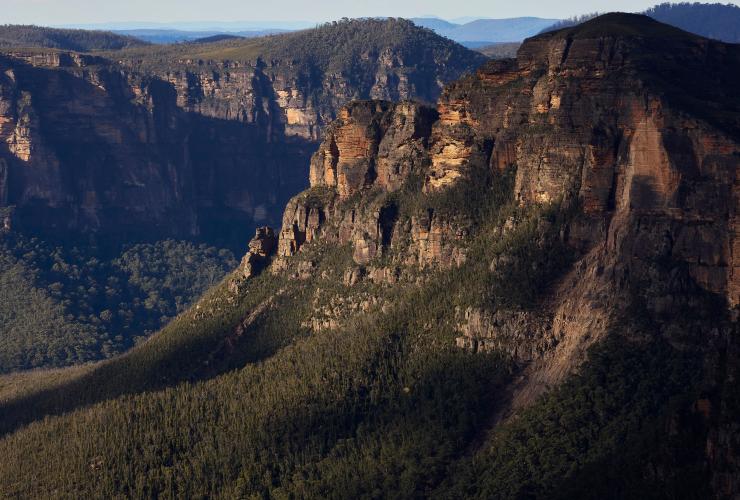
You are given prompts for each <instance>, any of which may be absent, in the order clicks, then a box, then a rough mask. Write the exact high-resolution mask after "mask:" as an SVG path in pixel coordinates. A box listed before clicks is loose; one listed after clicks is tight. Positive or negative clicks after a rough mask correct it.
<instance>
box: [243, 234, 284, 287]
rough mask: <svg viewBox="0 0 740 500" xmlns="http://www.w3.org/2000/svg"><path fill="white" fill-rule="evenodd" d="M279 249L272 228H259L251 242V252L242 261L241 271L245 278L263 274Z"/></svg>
mask: <svg viewBox="0 0 740 500" xmlns="http://www.w3.org/2000/svg"><path fill="white" fill-rule="evenodd" d="M276 249H277V236H276V235H275V231H273V229H272V228H271V227H260V228H257V232H256V234H255V235H254V238H252V240H251V241H250V242H249V251H248V252H247V254H246V255H245V256H244V258H243V259H242V262H241V265H240V267H239V268H240V270H241V274H242V276H243V277H244V278H251V277H252V276H254V275H256V274H258V273H259V272H261V271H262V270H263V269H264V268H265V267H266V266H267V264H268V263H269V259H270V257H271V256H272V255H273V254H274V253H275V250H276Z"/></svg>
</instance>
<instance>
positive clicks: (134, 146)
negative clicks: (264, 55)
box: [0, 53, 308, 244]
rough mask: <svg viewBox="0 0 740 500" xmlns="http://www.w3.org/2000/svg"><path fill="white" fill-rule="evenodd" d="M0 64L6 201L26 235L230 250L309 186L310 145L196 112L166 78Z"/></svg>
mask: <svg viewBox="0 0 740 500" xmlns="http://www.w3.org/2000/svg"><path fill="white" fill-rule="evenodd" d="M0 65H1V66H2V79H1V81H0V88H1V89H2V90H0V96H1V97H0V115H1V117H0V145H1V146H2V149H0V156H1V157H2V159H3V164H4V165H5V168H4V172H5V174H4V177H3V179H4V183H3V186H4V199H3V204H4V205H10V206H14V207H15V210H14V213H15V219H16V221H17V225H18V227H20V228H23V229H24V230H27V231H30V232H34V233H36V234H48V233H59V234H63V233H64V232H65V231H69V230H71V231H81V232H92V233H100V234H104V235H115V237H117V238H120V239H121V240H126V239H128V238H149V237H152V236H159V237H166V236H180V237H201V238H207V239H212V240H214V241H220V242H221V243H227V244H228V243H233V241H231V240H230V239H229V238H230V237H231V236H232V234H230V233H238V232H239V228H244V226H247V227H248V226H249V225H253V224H254V223H259V222H260V221H265V222H270V221H274V220H275V219H274V218H271V217H274V215H273V214H274V212H275V211H276V207H277V206H278V205H280V204H282V203H284V200H285V198H287V193H289V192H290V191H292V190H296V189H300V188H301V187H302V186H303V185H304V184H303V183H304V181H303V179H302V177H303V176H304V175H305V167H304V166H303V164H304V163H303V162H304V161H305V162H307V158H308V153H307V149H306V147H307V144H308V143H307V142H305V141H295V142H289V143H283V144H281V145H280V147H277V146H274V147H273V146H272V145H270V144H269V143H268V142H269V141H268V140H267V134H268V132H267V131H266V129H265V127H263V126H261V124H260V123H247V124H241V123H235V122H232V121H229V120H226V119H217V118H212V117H207V116H203V115H200V114H197V113H190V112H187V111H186V110H184V109H182V108H181V107H180V106H178V103H177V95H176V92H175V90H174V88H173V87H172V85H170V84H169V83H167V82H165V81H162V80H159V79H157V78H152V77H148V76H142V75H131V74H127V73H125V72H122V71H121V70H120V69H118V68H116V67H115V66H112V65H111V64H110V63H108V62H107V61H104V60H100V59H94V58H89V57H86V56H73V55H68V54H63V53H61V54H60V53H55V54H47V55H39V54H35V55H29V56H24V55H23V54H16V55H15V56H5V57H3V58H2V60H0ZM230 224H233V225H234V227H233V228H232V229H231V230H230V231H229V230H225V229H224V228H228V225H230Z"/></svg>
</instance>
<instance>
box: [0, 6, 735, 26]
mask: <svg viewBox="0 0 740 500" xmlns="http://www.w3.org/2000/svg"><path fill="white" fill-rule="evenodd" d="M660 1H662V0H620V1H615V0H588V1H586V0H558V1H553V0H547V1H545V0H516V1H512V0H260V1H255V0H0V24H5V23H29V24H42V25H59V24H80V23H105V22H127V21H150V22H184V21H264V20H280V21H299V20H300V21H327V20H333V19H339V18H341V17H363V16H396V17H415V16H425V15H436V16H439V17H442V18H446V19H452V18H458V17H463V16H475V17H493V18H501V17H515V16H537V17H555V18H562V17H569V16H572V15H576V14H583V13H587V12H594V11H598V12H605V11H614V10H621V11H627V12H634V11H640V10H643V9H645V8H647V7H650V6H652V5H654V4H656V3H660ZM724 1H725V2H726V1H727V0H724ZM731 3H735V4H739V3H740V0H736V1H734V2H731Z"/></svg>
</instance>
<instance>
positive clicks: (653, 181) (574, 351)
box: [272, 14, 740, 494]
mask: <svg viewBox="0 0 740 500" xmlns="http://www.w3.org/2000/svg"><path fill="white" fill-rule="evenodd" d="M739 63H740V51H738V47H736V46H732V45H726V44H723V43H720V42H713V41H709V40H706V39H701V38H697V37H694V36H691V35H688V34H686V33H684V32H681V31H679V30H674V29H672V28H669V27H666V26H663V25H659V24H658V23H655V22H654V21H651V20H649V19H648V18H644V17H641V16H630V15H621V14H614V15H607V16H603V17H601V18H598V19H597V20H595V21H592V22H591V23H586V24H584V25H582V26H578V27H575V28H571V29H566V30H562V31H559V32H555V33H550V34H546V35H543V36H539V37H536V38H534V39H531V40H528V41H527V42H525V43H524V44H523V46H522V47H521V49H520V51H519V53H518V57H517V59H516V60H508V61H496V62H490V63H488V64H487V65H484V66H483V67H482V68H480V69H479V70H478V71H477V72H476V74H474V75H471V76H468V77H465V78H463V79H461V80H459V81H458V82H455V83H453V84H451V85H450V86H448V87H447V88H446V89H445V91H444V92H443V94H442V96H441V97H440V99H439V101H438V103H437V105H436V107H427V106H425V105H420V104H413V103H407V102H404V103H399V104H392V103H388V102H381V101H364V102H355V103H353V104H350V105H348V106H346V107H345V108H344V109H343V110H342V111H341V113H340V114H339V117H338V119H337V121H336V122H334V123H333V124H332V125H331V126H330V127H329V128H328V129H327V132H326V137H325V140H324V142H323V143H322V144H321V146H320V147H319V149H318V152H316V153H315V154H314V156H313V158H312V160H311V171H310V183H311V189H310V190H309V191H307V192H304V193H302V194H300V195H298V196H297V197H294V198H293V199H292V200H291V201H290V202H289V203H288V205H287V208H286V210H285V213H284V216H283V221H282V230H281V233H280V239H279V243H278V249H277V259H276V262H275V264H274V265H273V267H272V272H275V273H281V272H286V271H287V272H289V273H292V274H293V275H294V276H295V277H303V278H305V277H306V276H308V275H310V273H311V268H312V261H311V257H310V255H312V252H315V251H316V249H318V248H323V247H322V245H323V246H324V247H325V246H326V245H330V246H331V245H340V246H341V245H348V246H349V247H350V251H351V255H352V261H353V262H352V264H351V265H350V267H349V268H348V270H347V274H346V275H345V278H344V283H345V285H348V286H349V287H350V289H351V288H352V287H355V288H356V289H357V290H358V293H357V294H356V298H355V300H354V302H353V299H352V294H351V293H350V292H346V291H345V292H342V293H341V294H340V295H337V297H336V300H333V299H330V298H328V297H323V299H322V303H324V304H326V303H327V302H328V303H329V304H333V305H332V306H331V307H329V308H328V310H326V308H324V309H322V310H321V311H318V312H317V313H316V317H314V318H312V320H311V321H309V322H308V323H307V324H309V325H311V327H312V328H314V329H316V330H321V329H325V328H336V327H337V326H338V325H339V324H342V322H343V321H347V320H349V318H351V317H352V315H353V314H357V311H359V312H362V311H367V310H374V309H373V308H381V309H382V308H383V307H386V306H388V304H386V303H385V302H384V299H383V297H384V296H385V295H384V292H375V294H372V293H371V297H370V299H372V300H369V299H368V295H367V291H366V290H367V287H368V286H371V285H373V286H374V285H380V286H381V287H395V286H398V284H399V283H401V284H406V285H414V284H418V283H420V282H424V281H425V280H427V279H430V278H429V276H430V275H429V274H428V273H425V272H424V271H425V270H434V269H440V268H458V267H461V266H465V264H466V262H467V261H469V260H470V259H471V258H472V259H481V258H485V259H489V261H488V262H490V265H489V264H488V262H486V264H485V268H486V271H485V272H486V273H489V275H490V276H491V280H493V282H494V283H498V282H500V281H501V280H506V279H512V278H511V277H512V276H528V277H530V279H533V281H532V282H531V283H530V284H531V285H534V286H536V287H537V288H538V289H537V290H536V291H535V297H536V298H535V300H536V304H537V305H536V307H534V308H527V307H521V306H517V305H514V306H511V305H507V303H509V304H511V303H512V302H516V301H512V300H509V301H507V300H506V299H507V298H506V297H503V298H498V299H497V301H496V305H494V306H493V307H491V306H490V305H487V306H485V307H481V305H480V304H479V303H476V300H471V301H468V302H467V303H465V301H462V303H461V307H458V309H457V311H456V313H455V315H454V316H455V318H454V320H455V321H456V322H457V328H458V332H459V336H458V338H457V341H456V344H457V345H458V346H459V347H461V348H466V349H471V350H474V351H498V352H500V351H504V352H507V353H508V354H509V355H510V356H511V357H512V358H513V359H515V360H517V361H518V362H519V363H520V366H522V372H521V377H520V379H519V380H518V382H516V383H515V384H514V385H513V386H512V387H511V388H510V391H511V399H510V401H509V404H508V406H505V407H502V408H500V414H499V415H498V417H497V418H504V417H505V416H506V415H507V414H509V413H510V412H512V411H516V410H517V409H519V408H522V407H524V406H527V405H529V404H531V403H532V402H533V401H534V400H535V399H536V398H537V397H538V396H539V395H541V394H542V393H543V392H544V391H545V390H546V389H547V388H548V387H552V386H553V385H555V384H558V383H559V382H561V381H562V380H564V379H565V377H566V376H568V375H569V374H571V373H573V372H574V370H576V369H577V367H578V366H579V365H580V364H581V363H582V362H583V361H584V359H585V357H586V352H587V349H588V348H589V347H590V346H591V345H593V344H594V343H596V342H598V341H599V340H601V339H603V338H605V337H606V336H607V335H608V334H609V332H612V331H614V330H615V329H621V328H623V327H624V325H625V324H626V323H629V322H634V321H644V322H648V323H650V324H651V325H652V326H651V328H655V329H656V331H658V332H659V335H662V336H664V337H665V338H667V339H669V341H670V342H673V343H677V344H681V343H685V342H687V339H686V337H685V335H686V333H685V332H686V331H691V332H692V334H691V335H693V337H692V340H691V341H690V343H692V345H694V346H695V348H698V349H704V348H705V347H706V351H705V355H706V359H707V363H709V364H711V363H713V362H712V361H709V360H711V359H713V356H715V353H716V352H725V351H726V350H727V349H729V350H730V351H732V349H734V348H733V347H727V346H728V345H730V346H732V345H734V344H733V342H734V341H733V340H732V339H733V332H734V333H736V323H735V321H736V319H737V312H738V306H739V304H740V278H739V277H738V276H740V259H739V258H738V248H740V247H739V246H738V245H739V243H738V215H737V212H738V208H739V207H740V205H739V204H740V189H739V188H738V185H739V184H738V169H739V168H740V139H739V138H740V101H739V100H738V95H737V88H740V72H738V68H739V67H740V65H739ZM512 172H515V174H512ZM510 175H514V178H513V182H512V185H511V200H512V205H511V207H512V208H511V209H510V211H509V212H508V213H509V214H510V215H509V216H508V217H505V218H500V219H495V218H494V219H493V220H485V219H483V220H481V219H480V217H479V216H480V214H481V213H482V212H477V213H474V214H472V215H471V214H470V213H468V212H469V205H470V204H472V203H473V201H474V200H473V198H474V192H473V191H471V190H470V187H469V186H470V185H471V183H472V184H475V183H476V182H477V180H478V179H487V180H488V181H487V182H491V183H492V184H493V187H494V190H495V185H496V184H497V183H498V184H500V185H502V186H503V185H504V184H505V182H506V181H505V180H506V179H507V178H508V176H510ZM479 188H480V189H481V190H484V191H485V190H486V189H488V188H486V186H479ZM487 192H489V193H490V192H491V191H487ZM471 193H473V194H471ZM466 196H467V198H466ZM440 200H446V201H444V203H443V202H442V201H440ZM456 203H457V205H455V204H456ZM450 204H452V206H450ZM553 210H554V214H555V215H553V212H552V211H553ZM500 213H501V212H499V214H500ZM548 213H549V214H550V215H546V214H548ZM476 217H478V219H476ZM523 234H529V235H531V236H530V237H531V239H530V240H529V241H530V243H528V245H529V247H525V248H516V247H514V245H515V242H516V241H517V240H516V238H522V237H523V236H522V235H523ZM476 238H477V239H476ZM476 241H482V242H485V245H488V246H487V247H485V248H484V249H483V250H480V249H476V248H478V247H476V245H478V246H480V245H479V244H478V243H475V242H476ZM519 241H521V240H519ZM560 245H563V246H564V247H566V248H567V249H568V250H567V252H569V254H570V255H571V256H572V258H571V259H570V260H568V259H564V260H563V261H556V260H555V256H556V255H560V254H559V253H558V252H559V251H558V252H555V251H553V250H552V249H553V248H560ZM512 247H513V248H515V250H512ZM304 249H305V253H306V257H301V254H302V253H304ZM543 252H544V257H541V258H540V257H537V256H538V255H541V254H543ZM548 252H549V253H548ZM471 256H472V257H471ZM535 257H537V259H539V260H537V259H535ZM553 266H554V267H556V268H557V269H550V270H548V267H550V268H552V267H553ZM463 268H464V267H461V269H463ZM524 268H527V270H526V271H522V272H520V273H519V274H517V273H516V272H514V271H516V270H517V269H519V270H520V271H521V270H522V269H524ZM512 269H513V270H514V271H512ZM532 276H534V278H531V277H532ZM507 277H508V278H507ZM471 278H472V277H471ZM476 279H478V277H476ZM496 280H498V281H496ZM470 286H471V287H473V285H472V284H471V285H470ZM496 286H500V285H495V286H494V287H493V289H495V288H496ZM521 286H525V284H524V283H522V285H521ZM509 289H512V287H511V286H510V287H509ZM513 289H516V287H515V286H514V287H513ZM475 293H480V294H482V295H486V294H490V293H491V288H488V289H486V290H481V291H480V292H475ZM317 294H318V292H317ZM373 297H374V298H373ZM340 299H341V300H340ZM477 300H478V299H477ZM337 301H339V302H337ZM712 301H717V302H719V303H721V304H722V306H721V307H720V309H719V311H718V312H716V313H708V310H710V309H711V307H710V306H709V305H708V304H710V303H713V302H712ZM363 304H365V305H363ZM637 304H639V308H640V309H639V310H640V311H641V312H640V313H639V314H637V315H635V309H634V307H637ZM712 307H713V306H712ZM712 314H714V316H712ZM710 317H711V318H712V319H709V318H710ZM678 318H681V319H680V320H679V319H678ZM448 319H449V318H448ZM679 324H680V325H681V326H678V325H679ZM696 346H700V347H696ZM737 361H738V360H733V361H732V363H736V362H737ZM733 366H734V365H733ZM710 371H711V370H710ZM722 380H726V379H721V380H713V381H709V382H707V387H714V389H707V390H708V391H709V390H711V391H715V390H716V388H717V387H718V385H717V384H719V386H722V385H723V384H724V381H722ZM708 404H709V403H708ZM721 404H722V403H721V401H720V400H719V399H718V400H715V401H713V402H712V403H711V405H714V406H712V408H714V410H711V411H709V413H707V414H706V415H705V418H706V422H707V425H710V424H709V423H710V422H713V421H714V420H713V419H717V418H720V417H719V415H720V412H721V410H720V409H719V408H720V407H721ZM712 412H715V413H712ZM729 432H730V431H729V430H728V429H719V428H714V430H713V431H711V432H710V435H711V437H709V438H708V440H709V441H708V444H707V446H709V447H712V448H713V450H715V451H713V452H712V455H711V456H709V457H708V459H709V460H714V461H715V463H720V462H722V463H723V464H725V465H726V464H727V463H728V461H730V462H731V461H732V460H734V459H733V458H731V457H732V456H733V455H732V452H731V451H729V450H730V449H731V447H732V446H734V445H731V444H729V443H730V442H732V438H730V437H729V434H728V433H729ZM720 442H722V444H720ZM718 448H722V451H717V450H718ZM723 461H724V462H723ZM725 465H722V466H717V469H716V470H718V471H719V470H725V468H724V467H725ZM723 474H724V473H719V472H718V473H717V475H716V476H715V477H714V479H713V481H714V486H715V488H718V489H719V490H721V491H722V492H723V494H724V493H725V492H731V491H735V492H736V491H738V487H739V485H738V484H737V482H736V481H734V480H732V479H731V478H730V477H728V476H726V475H723Z"/></svg>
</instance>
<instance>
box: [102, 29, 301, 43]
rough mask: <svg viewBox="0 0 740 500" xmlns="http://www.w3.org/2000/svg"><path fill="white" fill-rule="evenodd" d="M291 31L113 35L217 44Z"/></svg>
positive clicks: (122, 32)
mask: <svg viewBox="0 0 740 500" xmlns="http://www.w3.org/2000/svg"><path fill="white" fill-rule="evenodd" d="M288 31H290V30H283V29H265V30H249V31H236V32H225V31H183V30H172V29H151V28H145V29H144V28H143V29H131V30H114V31H113V33H116V34H119V35H124V36H132V37H134V38H137V39H139V40H143V41H145V42H149V43H158V44H165V43H181V42H192V41H196V40H197V41H200V42H215V41H220V40H226V39H228V38H254V37H258V36H265V35H275V34H278V33H287V32H288Z"/></svg>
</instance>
